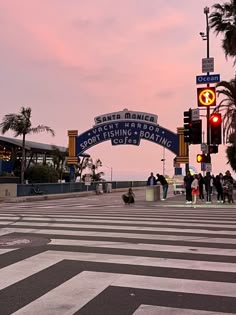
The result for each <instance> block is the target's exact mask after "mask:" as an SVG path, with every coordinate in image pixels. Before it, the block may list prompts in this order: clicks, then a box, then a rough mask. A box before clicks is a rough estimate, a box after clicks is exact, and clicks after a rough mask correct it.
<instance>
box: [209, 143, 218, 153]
mask: <svg viewBox="0 0 236 315" xmlns="http://www.w3.org/2000/svg"><path fill="white" fill-rule="evenodd" d="M209 153H210V154H215V153H218V145H214V144H213V145H209Z"/></svg>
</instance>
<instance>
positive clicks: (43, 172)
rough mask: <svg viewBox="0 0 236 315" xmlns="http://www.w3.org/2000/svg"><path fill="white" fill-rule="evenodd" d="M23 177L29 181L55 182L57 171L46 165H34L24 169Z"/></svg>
mask: <svg viewBox="0 0 236 315" xmlns="http://www.w3.org/2000/svg"><path fill="white" fill-rule="evenodd" d="M25 178H26V179H27V180H28V181H29V182H30V183H57V182H58V179H59V173H58V171H57V170H56V169H55V168H53V167H51V166H48V165H34V166H31V167H30V168H29V169H28V170H27V171H26V174H25Z"/></svg>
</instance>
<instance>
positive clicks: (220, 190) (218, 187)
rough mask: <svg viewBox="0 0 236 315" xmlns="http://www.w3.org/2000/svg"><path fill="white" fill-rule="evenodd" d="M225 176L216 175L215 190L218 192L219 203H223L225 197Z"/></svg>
mask: <svg viewBox="0 0 236 315" xmlns="http://www.w3.org/2000/svg"><path fill="white" fill-rule="evenodd" d="M223 182H224V181H223V174H222V173H220V174H219V175H216V177H215V188H216V191H217V202H218V203H220V202H221V203H223V201H224V196H223Z"/></svg>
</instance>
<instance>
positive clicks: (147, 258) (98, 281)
mask: <svg viewBox="0 0 236 315" xmlns="http://www.w3.org/2000/svg"><path fill="white" fill-rule="evenodd" d="M121 194H122V192H112V193H107V194H103V195H96V194H87V195H83V196H81V195H80V196H79V197H77V198H75V197H73V198H63V199H58V198H57V199H51V200H37V199H33V200H31V201H27V202H23V201H22V202H4V203H1V205H0V279H1V280H0V315H8V314H9V315H10V314H14V315H36V314H38V315H41V314H42V315H65V314H68V315H72V314H77V315H156V314H158V315H159V314H161V315H170V314H174V315H220V314H221V315H226V314H236V212H235V208H232V206H231V205H227V204H226V205H218V204H212V205H208V204H207V205H206V204H205V203H202V204H199V205H197V206H196V207H197V208H195V207H193V206H191V205H186V204H185V196H184V195H174V194H173V193H171V191H170V192H169V197H168V199H167V200H165V201H157V202H146V201H145V189H138V190H135V195H136V202H135V204H132V205H130V206H127V205H124V203H123V202H122V199H121ZM67 196H68V195H67ZM213 197H215V196H213ZM214 202H215V201H214ZM223 206H224V209H221V208H219V207H223Z"/></svg>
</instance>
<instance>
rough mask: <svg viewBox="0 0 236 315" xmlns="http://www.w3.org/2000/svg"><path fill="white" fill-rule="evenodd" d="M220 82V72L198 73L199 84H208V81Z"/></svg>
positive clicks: (197, 80)
mask: <svg viewBox="0 0 236 315" xmlns="http://www.w3.org/2000/svg"><path fill="white" fill-rule="evenodd" d="M217 82H220V75H219V74H209V75H197V76H196V83H197V84H207V83H217Z"/></svg>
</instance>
